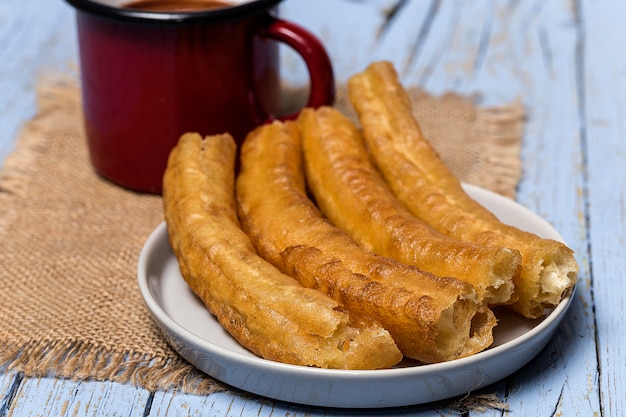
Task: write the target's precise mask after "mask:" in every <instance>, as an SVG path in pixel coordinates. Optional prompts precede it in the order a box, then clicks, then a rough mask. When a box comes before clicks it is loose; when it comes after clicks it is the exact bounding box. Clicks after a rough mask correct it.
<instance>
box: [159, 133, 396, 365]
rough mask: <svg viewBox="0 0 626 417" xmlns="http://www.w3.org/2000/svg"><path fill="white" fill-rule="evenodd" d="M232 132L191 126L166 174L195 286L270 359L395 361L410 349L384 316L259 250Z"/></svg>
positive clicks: (183, 257) (167, 194)
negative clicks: (246, 220) (366, 311)
mask: <svg viewBox="0 0 626 417" xmlns="http://www.w3.org/2000/svg"><path fill="white" fill-rule="evenodd" d="M235 153H236V148H235V143H234V141H233V139H232V137H231V136H230V135H227V134H225V135H216V136H210V137H207V138H205V139H203V138H201V137H200V136H199V135H197V134H186V135H184V136H183V137H182V138H181V139H180V141H179V143H178V146H177V147H176V148H175V149H174V150H173V151H172V153H171V155H170V157H169V162H168V167H167V170H166V172H165V177H164V183H163V203H164V213H165V219H166V222H167V229H168V235H169V240H170V245H171V247H172V249H173V251H174V253H175V255H176V258H177V260H178V262H179V265H180V271H181V273H182V276H183V277H184V279H185V281H186V282H187V284H188V285H189V287H190V288H191V289H192V291H193V292H194V293H195V294H196V295H197V296H198V297H199V298H200V299H201V300H202V301H203V302H204V303H205V305H206V306H207V307H208V309H209V310H210V311H211V313H212V314H214V315H215V316H216V317H217V319H218V320H219V322H220V324H221V325H222V326H223V327H224V328H225V329H226V330H227V331H228V332H229V333H230V334H231V335H232V336H233V337H235V339H237V341H239V343H241V344H242V345H243V346H245V347H246V348H248V349H250V350H251V351H252V352H254V353H256V354H257V355H259V356H262V357H264V358H266V359H271V360H276V361H280V362H286V363H290V364H297V365H305V366H317V367H323V368H341V369H375V368H382V367H388V366H391V365H394V364H395V363H397V362H398V361H400V360H401V358H402V354H401V353H400V351H399V350H398V348H397V347H396V345H395V342H394V341H393V339H392V338H391V337H390V335H389V333H388V332H387V331H386V330H384V329H383V328H382V327H380V325H378V324H377V323H375V322H374V321H372V320H370V319H367V318H359V317H356V316H355V315H351V314H348V312H346V311H345V310H343V309H341V308H340V307H339V305H338V303H337V302H336V301H334V300H332V299H331V298H329V297H328V296H326V295H323V294H322V293H320V292H319V291H316V290H313V289H309V288H305V287H303V286H302V285H300V284H299V283H298V282H297V281H296V280H294V279H293V278H291V277H289V276H287V275H285V274H283V273H281V272H279V271H278V270H277V269H276V268H275V267H273V266H272V265H271V264H270V263H268V262H267V261H265V260H263V259H262V258H261V257H259V256H258V255H257V253H256V252H255V249H254V247H253V245H252V243H251V242H250V239H249V238H248V237H247V236H246V234H245V233H244V232H243V231H242V230H241V228H240V225H239V221H238V219H237V214H236V205H235V199H234V161H235Z"/></svg>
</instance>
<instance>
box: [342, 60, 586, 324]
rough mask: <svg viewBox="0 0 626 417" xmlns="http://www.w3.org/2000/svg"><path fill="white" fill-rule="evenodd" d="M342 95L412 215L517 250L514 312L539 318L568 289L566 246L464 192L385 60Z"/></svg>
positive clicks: (570, 262) (570, 268) (460, 235)
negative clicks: (509, 221) (518, 263)
mask: <svg viewBox="0 0 626 417" xmlns="http://www.w3.org/2000/svg"><path fill="white" fill-rule="evenodd" d="M348 92H349V96H350V101H351V102H352V104H353V106H354V108H355V110H356V112H357V114H358V117H359V120H360V122H361V124H362V126H363V131H364V135H365V138H366V142H367V146H368V148H369V149H370V151H371V154H372V155H373V158H374V160H375V162H376V165H377V167H378V169H379V170H380V172H381V173H382V175H383V177H384V179H385V181H386V182H387V183H388V184H389V186H390V188H391V189H392V191H393V192H394V194H395V195H396V197H397V198H398V199H399V200H400V201H401V202H402V203H403V204H404V205H405V206H406V207H407V208H408V209H409V210H410V211H411V212H412V213H413V214H414V215H415V216H417V217H418V218H420V219H422V220H424V221H425V222H426V223H428V224H429V225H431V226H432V227H433V228H435V229H437V230H439V231H440V232H442V233H444V234H446V235H448V236H451V237H454V238H456V239H462V240H467V241H471V242H476V243H478V244H481V245H485V246H502V247H509V248H512V249H516V250H519V252H520V253H521V254H522V268H521V271H520V274H518V275H517V276H516V279H515V286H516V289H515V293H516V294H517V296H518V297H519V299H518V301H517V302H516V303H514V304H513V305H512V308H513V309H514V310H516V311H518V312H519V313H521V314H522V315H524V316H526V317H531V318H534V317H539V316H541V315H543V314H544V310H545V309H546V308H551V307H554V306H555V305H557V304H558V303H559V302H560V300H561V299H562V297H563V296H564V295H565V294H567V293H568V292H570V291H571V289H572V288H573V286H574V284H575V282H576V275H577V272H578V265H577V263H576V261H575V259H574V257H573V253H572V251H571V250H570V249H569V248H567V247H566V246H565V245H563V244H561V243H559V242H556V241H553V240H547V239H541V238H540V237H538V236H536V235H534V234H532V233H528V232H525V231H521V230H519V229H517V228H515V227H512V226H508V225H505V224H503V223H502V222H500V221H499V220H498V219H497V218H496V217H495V216H494V215H493V214H492V213H490V212H489V211H488V210H486V209H485V208H484V207H482V206H481V205H480V204H479V203H477V202H476V201H475V200H473V199H472V198H471V197H469V196H468V195H467V193H465V191H464V190H463V188H462V186H461V183H460V182H459V181H458V179H457V178H455V177H454V175H452V173H451V172H450V171H449V169H448V168H447V167H446V166H445V164H444V163H443V161H442V160H441V159H440V158H439V156H438V155H437V153H436V152H435V150H434V149H433V148H432V146H431V145H430V143H429V142H428V141H427V140H426V139H425V138H424V136H423V135H422V133H421V131H420V128H419V125H418V122H417V121H416V120H415V118H414V117H413V114H412V111H411V104H410V101H409V98H408V95H407V93H406V91H405V90H404V89H403V88H402V86H401V85H400V83H399V81H398V77H397V74H396V72H395V70H394V68H393V66H392V65H391V64H390V63H388V62H377V63H374V64H371V65H370V66H369V67H368V68H367V69H366V70H365V71H363V72H362V73H359V74H356V75H354V76H353V77H352V78H351V79H350V80H349V81H348Z"/></svg>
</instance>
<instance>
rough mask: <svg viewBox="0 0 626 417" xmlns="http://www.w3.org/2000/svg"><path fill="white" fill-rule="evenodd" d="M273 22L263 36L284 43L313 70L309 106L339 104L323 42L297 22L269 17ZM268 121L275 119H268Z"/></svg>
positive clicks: (290, 116) (290, 115)
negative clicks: (336, 102)
mask: <svg viewBox="0 0 626 417" xmlns="http://www.w3.org/2000/svg"><path fill="white" fill-rule="evenodd" d="M268 18H269V22H268V24H267V26H265V30H264V31H263V33H262V34H261V35H262V36H265V37H267V38H270V39H274V40H277V41H280V42H284V43H285V44H287V45H288V46H290V47H291V48H293V49H294V50H295V51H296V52H297V53H298V54H299V55H300V56H302V58H303V59H304V63H305V64H306V66H307V69H308V71H309V83H310V89H309V91H310V93H309V99H308V101H307V103H306V105H305V107H320V106H326V105H332V104H333V102H334V101H335V75H334V72H333V67H332V64H331V62H330V58H329V57H328V53H327V52H326V49H325V48H324V45H322V43H321V42H320V40H319V39H318V38H317V37H316V36H315V35H313V34H312V33H311V32H309V31H308V30H306V29H304V28H303V27H301V26H298V25H296V24H294V23H291V22H288V21H286V20H282V19H279V18H275V17H272V16H268ZM299 113H300V112H299V111H296V112H295V113H292V114H289V115H286V116H282V117H280V118H279V120H291V119H295V118H297V117H298V114H299ZM266 119H272V118H271V117H266Z"/></svg>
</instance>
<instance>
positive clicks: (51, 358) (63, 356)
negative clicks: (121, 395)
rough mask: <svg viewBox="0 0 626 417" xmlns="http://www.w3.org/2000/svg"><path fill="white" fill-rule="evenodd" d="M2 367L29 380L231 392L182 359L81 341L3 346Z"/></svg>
mask: <svg viewBox="0 0 626 417" xmlns="http://www.w3.org/2000/svg"><path fill="white" fill-rule="evenodd" d="M0 364H6V365H5V366H7V369H11V370H16V371H18V372H20V373H22V374H23V375H25V376H27V377H34V378H37V377H45V376H50V375H52V376H54V377H56V378H64V379H69V380H72V381H88V380H95V381H111V382H119V383H123V384H131V385H133V386H135V387H138V388H143V389H146V390H148V391H151V392H155V391H159V390H176V391H181V392H184V393H188V394H195V395H207V394H210V393H213V392H220V391H225V390H227V389H228V388H227V387H226V386H225V385H222V384H221V383H220V382H218V381H215V380H213V379H211V378H209V377H207V376H206V375H204V374H202V373H201V372H199V371H198V370H197V369H196V368H195V367H194V366H192V365H191V364H188V363H187V362H185V361H184V360H182V359H179V358H175V359H170V358H161V357H148V356H144V355H141V354H136V353H130V352H114V351H110V350H107V349H99V348H95V347H94V346H93V345H92V344H91V343H88V342H81V341H48V342H42V341H40V340H37V341H21V342H16V343H13V344H9V345H3V346H2V351H1V352H0ZM50 369H54V372H53V373H52V372H51V371H50Z"/></svg>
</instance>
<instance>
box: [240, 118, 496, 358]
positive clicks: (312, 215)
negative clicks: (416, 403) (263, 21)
mask: <svg viewBox="0 0 626 417" xmlns="http://www.w3.org/2000/svg"><path fill="white" fill-rule="evenodd" d="M236 188H237V201H238V204H239V214H240V218H241V221H242V226H243V228H244V230H245V231H246V232H247V233H248V235H249V236H250V237H251V239H252V241H253V242H254V244H255V245H256V247H257V250H258V252H259V253H260V254H261V255H262V256H263V257H265V258H266V259H268V260H270V261H271V262H272V263H273V264H275V265H276V266H278V268H279V269H281V270H282V271H283V272H285V273H287V274H289V275H291V276H294V277H295V278H296V279H298V280H299V281H300V282H301V283H302V284H303V285H305V286H307V287H311V288H316V289H318V290H320V291H322V292H324V293H326V294H329V295H330V296H331V297H332V298H334V299H336V300H337V301H338V302H339V303H340V304H341V305H343V306H345V307H346V308H347V309H349V310H350V311H351V312H355V313H358V314H360V315H363V316H367V317H371V318H373V319H375V320H377V321H378V322H380V323H381V324H382V325H383V327H385V328H386V329H387V330H388V331H389V332H390V333H391V335H392V336H393V338H394V340H395V341H396V343H397V344H398V346H399V348H400V350H401V351H402V353H403V354H404V355H406V356H407V357H410V358H413V359H417V360H419V361H423V362H428V363H431V362H439V361H445V360H450V359H455V358H459V357H463V356H467V355H471V354H473V353H476V352H479V351H481V350H483V349H485V348H486V347H487V346H489V345H490V344H491V343H492V340H493V339H492V328H493V327H494V326H495V324H496V321H495V316H494V315H493V313H492V312H491V311H490V310H489V309H487V308H485V307H483V306H481V305H480V303H479V301H478V298H477V296H476V292H475V290H474V289H473V287H472V286H471V285H470V284H467V283H464V282H462V281H459V280H457V279H453V278H447V277H437V276H435V275H433V274H429V273H425V272H422V271H420V270H418V269H417V268H415V267H411V266H408V265H404V264H401V263H400V262H397V261H395V260H392V259H391V258H387V257H381V256H376V255H374V254H373V253H371V252H369V251H367V250H365V249H363V248H361V247H360V246H359V245H358V244H357V243H356V242H355V241H354V240H353V239H351V238H350V237H349V236H348V235H347V234H345V233H344V232H343V231H341V230H340V229H339V228H337V227H335V226H333V225H332V224H331V223H330V222H329V221H328V220H326V219H325V218H324V217H323V216H322V214H321V213H320V211H319V210H318V208H317V207H316V206H315V205H314V203H313V202H312V201H311V200H310V199H309V197H308V196H307V194H306V190H305V179H304V173H303V166H302V143H301V137H300V132H299V129H298V127H297V125H296V124H295V123H293V122H286V123H280V122H274V123H272V124H270V125H266V126H263V127H260V128H257V129H256V130H255V131H253V132H252V133H250V134H249V135H248V136H247V138H246V141H245V142H244V144H243V147H242V150H241V172H240V174H239V177H238V179H237V187H236Z"/></svg>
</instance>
